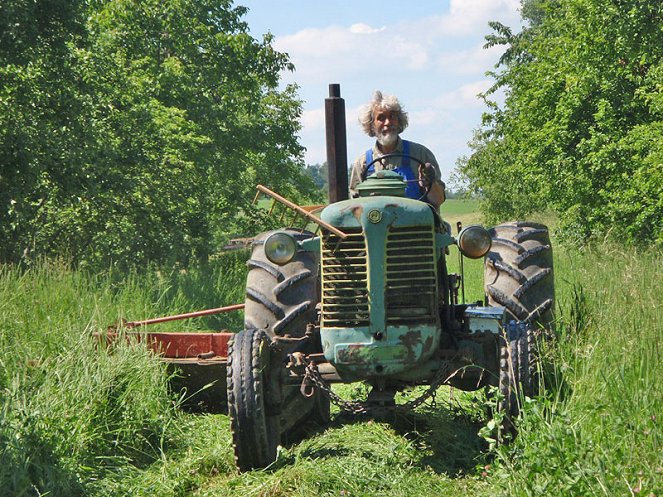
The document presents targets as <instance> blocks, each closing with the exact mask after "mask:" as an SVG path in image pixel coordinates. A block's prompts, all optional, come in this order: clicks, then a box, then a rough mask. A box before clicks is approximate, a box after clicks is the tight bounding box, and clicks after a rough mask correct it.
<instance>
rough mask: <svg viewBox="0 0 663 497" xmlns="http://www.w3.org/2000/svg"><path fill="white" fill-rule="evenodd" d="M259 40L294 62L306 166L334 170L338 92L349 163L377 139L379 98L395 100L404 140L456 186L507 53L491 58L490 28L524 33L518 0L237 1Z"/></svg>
mask: <svg viewBox="0 0 663 497" xmlns="http://www.w3.org/2000/svg"><path fill="white" fill-rule="evenodd" d="M235 5H243V6H245V7H247V8H248V9H249V11H248V13H247V14H246V15H245V16H244V20H245V21H246V22H247V23H248V25H249V28H250V32H251V35H252V36H253V37H254V38H258V39H261V38H262V36H263V34H265V33H267V32H269V33H271V34H272V35H273V36H274V41H273V42H272V45H273V46H274V48H275V49H276V50H278V51H279V52H285V53H287V54H288V55H289V57H290V61H291V62H292V63H293V64H294V66H295V71H294V72H284V73H282V84H283V85H285V84H288V83H296V84H297V85H298V86H299V90H298V95H299V97H300V98H301V99H302V101H303V115H302V130H301V132H300V143H301V144H302V145H303V146H304V147H306V153H305V161H306V162H307V163H308V164H322V163H323V162H325V161H326V159H327V157H326V145H325V118H324V104H325V98H327V97H328V96H329V84H331V83H337V84H339V85H340V88H341V97H343V98H344V100H345V112H346V127H347V143H348V161H349V162H350V163H351V162H352V161H354V160H355V159H356V157H357V156H359V155H360V154H362V153H363V152H365V150H366V149H367V148H369V147H370V146H371V145H372V143H373V141H374V139H372V138H369V137H368V136H367V135H365V134H364V133H363V132H362V131H361V129H360V127H359V123H358V121H357V116H358V113H359V110H360V108H361V107H362V106H363V105H365V104H366V103H367V102H368V101H369V100H370V99H371V97H372V95H373V92H374V91H375V90H381V91H382V92H383V93H385V94H392V95H396V96H397V97H398V98H399V100H400V102H401V104H402V105H403V108H404V109H405V110H406V111H407V112H408V114H409V120H410V125H409V127H408V128H407V129H406V130H405V131H404V132H403V134H402V135H401V136H402V137H403V138H405V139H408V140H411V141H415V142H418V143H422V144H424V145H426V146H427V147H428V148H429V149H431V151H432V152H433V153H434V154H435V157H436V158H437V161H438V163H439V164H440V169H441V171H442V179H443V180H445V181H447V180H448V178H449V175H450V173H451V172H452V171H453V169H454V168H455V165H456V160H457V158H458V157H460V156H463V155H467V154H468V153H469V148H468V146H467V143H468V142H469V141H470V140H471V138H472V134H473V130H475V129H476V128H477V127H478V126H479V125H480V122H481V114H482V113H483V112H484V111H485V110H486V106H485V104H484V103H483V102H482V101H481V100H480V99H479V98H478V97H477V94H479V93H480V92H483V91H485V90H486V89H488V88H489V87H490V85H491V79H490V77H488V76H487V75H486V72H487V71H491V70H493V69H494V65H495V63H496V62H497V60H498V59H499V56H500V55H501V53H502V51H503V48H501V47H494V48H491V49H484V48H483V45H484V43H485V39H484V37H485V35H487V34H489V33H491V31H492V30H491V29H490V27H489V26H488V21H500V22H501V23H503V24H505V25H507V26H509V27H511V28H512V29H513V30H514V31H515V32H517V31H519V29H520V25H521V23H520V15H519V12H518V7H519V5H520V2H519V0H413V1H411V2H403V1H395V0H382V1H377V0H352V1H351V0H326V1H324V2H323V1H319V0H235Z"/></svg>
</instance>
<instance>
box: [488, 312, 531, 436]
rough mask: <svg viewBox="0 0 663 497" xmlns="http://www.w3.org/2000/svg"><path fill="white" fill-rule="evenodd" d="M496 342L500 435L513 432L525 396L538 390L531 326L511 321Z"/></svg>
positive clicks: (529, 395)
mask: <svg viewBox="0 0 663 497" xmlns="http://www.w3.org/2000/svg"><path fill="white" fill-rule="evenodd" d="M499 340H500V360H499V390H500V394H501V395H500V399H499V403H498V406H497V410H498V412H500V413H501V414H502V423H501V426H500V429H501V432H502V433H501V434H500V438H502V437H501V435H502V434H507V433H513V431H514V420H515V418H516V417H518V415H519V414H520V408H521V403H522V402H523V399H524V398H525V397H533V396H534V395H535V394H536V393H537V390H538V370H537V363H536V340H535V336H534V332H533V329H532V326H531V325H529V324H527V323H522V322H516V321H511V322H510V323H509V324H507V325H506V326H505V327H504V336H501V337H500V338H499Z"/></svg>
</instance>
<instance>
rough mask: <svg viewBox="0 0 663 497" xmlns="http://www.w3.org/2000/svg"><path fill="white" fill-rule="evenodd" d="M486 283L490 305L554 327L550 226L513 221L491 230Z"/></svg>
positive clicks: (512, 315)
mask: <svg viewBox="0 0 663 497" xmlns="http://www.w3.org/2000/svg"><path fill="white" fill-rule="evenodd" d="M490 235H491V238H492V242H493V245H492V247H491V249H490V251H489V252H488V254H487V255H486V260H485V265H484V284H485V291H486V296H487V298H488V303H489V305H496V306H503V307H505V308H506V309H507V313H508V314H509V315H510V319H515V320H517V321H523V322H526V323H532V324H535V323H536V324H538V325H539V326H540V327H542V328H545V329H547V330H549V331H550V330H551V329H552V324H553V303H554V298H555V287H554V279H553V258H552V246H551V244H550V236H549V234H548V228H547V227H546V226H545V225H543V224H538V223H531V222H521V221H517V222H510V223H505V224H501V225H499V226H495V227H494V228H492V229H491V230H490Z"/></svg>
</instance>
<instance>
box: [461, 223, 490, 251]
mask: <svg viewBox="0 0 663 497" xmlns="http://www.w3.org/2000/svg"><path fill="white" fill-rule="evenodd" d="M492 244H493V241H492V240H491V239H490V233H488V230H487V229H486V228H484V227H483V226H476V225H474V226H468V227H467V228H463V231H461V232H460V234H459V235H458V248H459V249H460V251H461V253H462V254H463V255H464V256H465V257H469V258H470V259H478V258H479V257H483V256H484V255H486V254H487V253H488V251H489V250H490V247H491V245H492Z"/></svg>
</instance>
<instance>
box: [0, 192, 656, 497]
mask: <svg viewBox="0 0 663 497" xmlns="http://www.w3.org/2000/svg"><path fill="white" fill-rule="evenodd" d="M448 206H449V207H451V206H452V204H451V203H449V204H448ZM445 207H447V204H445ZM456 207H458V209H459V212H457V215H459V216H461V215H467V216H470V217H471V216H472V212H462V208H464V207H466V206H454V208H456ZM445 218H446V219H449V217H448V216H446V215H445ZM468 219H469V217H468ZM467 222H468V223H470V222H474V221H467ZM661 255H662V254H661V252H660V251H637V250H635V249H628V248H622V247H619V246H617V245H614V244H610V243H606V244H605V245H601V246H597V247H594V248H591V249H587V250H584V251H578V250H575V249H568V248H563V247H556V249H555V272H556V285H557V286H556V288H557V334H558V338H557V340H555V341H554V342H552V343H550V344H549V345H548V346H547V347H546V348H545V361H546V363H547V364H549V365H550V367H549V368H548V369H547V370H546V372H547V374H546V386H547V388H546V394H545V395H544V396H542V397H540V398H537V399H534V400H532V401H530V402H527V403H526V404H525V407H524V415H523V416H522V419H521V421H520V431H519V435H518V437H517V438H516V440H515V441H514V443H512V444H511V445H509V446H502V447H497V448H494V449H491V448H489V445H488V443H487V442H486V440H485V439H484V437H483V432H482V430H481V428H482V427H483V426H484V424H485V423H486V421H487V410H486V404H485V403H486V401H485V399H484V397H483V396H482V395H478V394H471V393H464V392H459V391H457V390H453V391H451V390H449V389H447V388H442V389H441V390H440V392H439V394H438V396H437V405H436V406H434V405H431V404H430V403H429V404H426V405H424V406H422V407H421V408H419V409H418V410H417V411H416V412H414V413H412V414H410V415H408V416H406V417H402V418H399V419H398V420H397V421H396V422H395V423H381V422H376V421H366V420H354V419H351V418H348V417H345V416H344V415H341V414H340V413H338V411H336V412H335V414H334V416H333V421H332V424H331V426H329V427H327V428H326V429H324V430H323V431H320V432H318V433H315V434H312V435H311V436H310V437H308V438H306V439H304V440H301V441H291V442H290V443H288V444H286V445H285V446H284V447H282V449H281V451H280V453H279V457H278V459H277V461H276V463H275V464H274V465H273V467H271V468H269V469H268V470H266V471H254V472H249V473H246V474H241V475H240V474H238V473H237V472H236V471H235V470H234V467H233V460H232V449H231V439H230V430H229V423H228V418H227V417H226V416H225V415H200V414H198V415H194V414H189V413H186V412H184V411H182V410H181V409H179V408H178V403H179V397H178V395H177V394H176V393H173V392H170V391H169V389H168V382H167V380H168V373H167V371H166V370H165V368H164V367H163V366H162V364H160V363H159V362H158V360H156V359H155V358H154V357H152V356H151V355H150V354H149V353H147V352H146V351H145V349H143V348H142V347H141V346H130V345H126V344H120V345H119V346H118V347H117V348H116V349H114V351H113V353H108V352H107V351H105V350H104V349H99V348H98V347H96V346H95V344H94V342H93V341H92V340H90V333H91V331H94V330H103V329H105V327H106V326H107V325H109V324H111V323H114V322H116V321H117V320H118V319H119V318H122V317H124V318H127V319H131V320H134V319H142V318H147V317H154V316H160V315H165V314H171V313H177V312H187V311H191V310H195V309H203V308H209V307H219V306H221V305H226V304H233V303H237V302H241V301H242V293H243V284H244V283H243V279H244V273H245V268H244V266H243V264H242V261H243V257H245V255H242V254H231V255H229V256H227V257H222V258H220V259H219V260H216V261H213V262H212V263H211V265H210V267H208V268H206V269H204V270H203V269H201V270H198V271H191V272H172V273H168V274H165V273H161V272H158V271H145V272H144V273H141V274H139V273H133V274H129V275H117V274H113V273H107V274H103V275H91V274H87V273H84V272H76V271H70V270H68V269H66V268H65V267H64V266H63V265H61V264H58V263H57V262H45V263H42V264H40V265H38V266H37V267H34V268H32V269H30V270H28V271H19V270H18V269H16V268H13V267H4V268H2V269H0V495H3V496H4V495H8V496H9V495H11V496H33V495H34V496H36V495H51V496H60V495H62V496H65V495H66V496H69V495H72V496H77V495H81V496H82V495H85V496H88V495H89V496H106V495H127V496H128V495H132V496H133V495H150V496H188V495H194V496H212V495H237V496H244V495H254V496H273V497H277V496H314V495H315V496H318V495H320V496H345V497H350V496H353V497H354V496H382V495H384V496H387V495H389V496H392V495H393V496H424V495H457V494H470V495H477V496H494V495H509V496H511V495H515V496H521V495H522V496H550V495H552V496H557V495H559V496H567V495H568V496H580V495H582V496H586V495H587V496H589V495H600V496H615V495H626V496H628V495H633V496H638V495H644V496H652V495H654V496H656V495H658V496H661V495H663V489H662V486H661V481H662V480H663V467H662V466H663V464H661V460H662V459H661V449H660V447H661V446H663V443H662V442H663V440H661V429H660V422H661V419H660V416H661V412H663V405H662V404H663V389H662V388H661V385H660V378H662V377H663V374H662V373H663V371H662V368H661V335H662V330H663V309H662V306H661V299H660V288H661V283H662V282H661V276H660V271H659V264H660V260H661ZM450 261H451V262H454V261H455V257H454V256H452V257H451V258H450ZM466 271H467V277H468V279H470V280H472V281H474V284H472V285H468V288H467V289H466V291H467V296H468V300H472V299H475V297H478V298H480V295H481V285H480V284H478V283H477V281H480V279H481V267H480V263H478V264H475V262H472V263H468V264H466ZM240 326H241V315H240V314H234V315H224V316H221V317H216V318H212V317H210V318H207V319H202V320H196V321H189V322H179V323H169V324H164V325H160V328H159V329H163V330H178V329H188V330H195V329H224V328H226V329H233V330H236V329H238V328H239V327H240ZM360 391H362V389H361V388H359V387H358V386H353V385H351V386H343V387H340V388H339V392H341V393H342V394H343V395H344V396H346V397H352V396H356V395H357V394H358V392H360Z"/></svg>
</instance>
